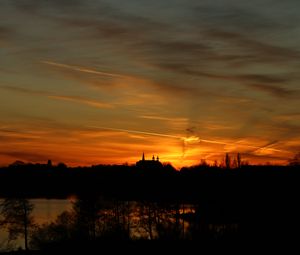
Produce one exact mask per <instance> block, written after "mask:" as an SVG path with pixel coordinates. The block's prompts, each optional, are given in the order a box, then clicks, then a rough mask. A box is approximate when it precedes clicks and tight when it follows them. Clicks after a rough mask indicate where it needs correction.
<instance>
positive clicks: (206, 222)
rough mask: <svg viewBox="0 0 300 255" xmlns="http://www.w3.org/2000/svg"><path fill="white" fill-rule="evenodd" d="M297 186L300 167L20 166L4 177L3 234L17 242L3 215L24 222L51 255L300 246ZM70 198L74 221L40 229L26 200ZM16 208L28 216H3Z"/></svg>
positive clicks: (68, 217) (35, 245) (31, 242)
mask: <svg viewBox="0 0 300 255" xmlns="http://www.w3.org/2000/svg"><path fill="white" fill-rule="evenodd" d="M299 181H300V168H299V165H298V164H293V165H290V166H270V165H268V166H250V165H243V166H242V165H240V166H238V167H235V168H234V169H231V168H229V167H227V168H226V167H219V166H218V167H217V166H215V167H213V166H208V165H207V164H204V163H203V164H201V165H198V166H194V167H190V168H183V169H181V171H175V169H173V168H172V166H170V165H157V166H156V167H153V166H151V167H149V166H141V165H140V166H138V167H137V166H127V165H122V166H102V165H100V166H92V167H86V168H68V167H67V166H65V165H63V164H60V165H58V166H52V165H50V164H47V165H40V164H38V165H33V164H22V165H16V164H15V165H11V166H9V167H7V168H2V169H0V195H1V196H2V197H4V198H6V199H5V201H4V203H2V218H3V219H2V223H1V226H3V227H4V226H6V227H8V226H10V227H11V228H12V232H14V228H13V227H12V225H11V223H10V221H9V219H8V218H7V217H6V218H5V215H6V216H7V215H10V217H21V220H20V224H19V225H14V227H15V232H17V235H18V233H19V234H21V235H23V234H24V235H26V239H28V240H26V242H27V244H26V245H25V246H28V247H29V248H30V249H31V250H39V251H48V252H50V253H51V252H53V253H56V252H57V251H71V250H74V251H75V250H76V251H78V250H82V251H83V250H84V251H86V250H87V249H89V250H99V251H100V250H103V249H104V248H105V249H110V250H111V251H114V250H115V251H117V250H118V249H123V250H127V249H128V250H130V251H136V252H139V251H143V250H145V249H146V250H147V251H150V250H151V249H152V250H153V251H154V250H155V249H156V248H158V247H160V249H166V252H167V249H170V247H171V249H174V250H178V249H183V250H184V249H187V248H188V249H191V250H192V249H193V248H194V247H199V244H202V247H203V246H207V245H209V244H212V245H214V244H216V243H217V244H226V245H227V244H230V243H232V244H247V243H248V244H253V243H260V242H261V243H267V242H272V243H283V242H286V241H288V242H291V243H299V241H300V235H299V233H298V229H299V227H300V224H299V223H300V221H299V219H300V209H299V198H300V197H299V194H300V185H299ZM69 196H73V197H74V196H76V200H75V201H74V204H73V209H72V211H68V212H64V213H63V214H61V215H59V216H58V218H57V219H56V221H55V222H52V223H50V224H46V225H41V226H39V225H36V224H33V223H32V222H33V219H32V218H30V213H31V211H32V210H34V209H33V208H32V207H31V205H30V203H29V204H28V200H27V199H28V198H38V197H39V198H40V197H43V198H67V197H69ZM5 202H6V203H8V204H6V206H7V205H8V207H3V205H5ZM14 203H16V204H18V205H23V207H22V206H20V207H19V208H21V209H20V213H19V214H17V216H16V215H15V214H13V213H12V214H5V211H3V208H6V213H7V212H9V213H10V211H9V210H10V209H11V210H12V211H16V209H15V208H16V207H14ZM11 204H13V206H12V207H9V206H10V205H11ZM24 208H25V209H24ZM26 217H28V218H26ZM5 220H6V221H5ZM27 220H28V221H27ZM14 222H16V221H14ZM24 227H26V229H24ZM16 229H18V231H19V232H18V231H16ZM26 231H27V232H26ZM116 244H117V245H116ZM35 252H36V251H35Z"/></svg>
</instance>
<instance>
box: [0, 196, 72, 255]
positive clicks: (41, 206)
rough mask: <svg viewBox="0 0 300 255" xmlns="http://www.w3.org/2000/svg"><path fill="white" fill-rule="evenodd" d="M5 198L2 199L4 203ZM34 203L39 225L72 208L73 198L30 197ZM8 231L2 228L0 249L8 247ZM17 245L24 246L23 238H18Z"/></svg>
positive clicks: (34, 214)
mask: <svg viewBox="0 0 300 255" xmlns="http://www.w3.org/2000/svg"><path fill="white" fill-rule="evenodd" d="M2 201H3V199H0V203H2ZM29 201H30V202H32V203H33V204H34V210H33V212H32V216H33V217H34V222H35V223H36V224H38V225H41V224H44V223H49V222H51V221H54V220H55V219H56V217H57V216H58V215H59V214H61V213H62V212H64V211H67V210H71V208H72V201H73V200H72V199H29ZM7 240H8V233H7V232H6V231H5V230H3V229H2V228H0V251H1V250H5V249H6V248H7ZM14 243H15V247H16V248H18V247H24V244H23V239H22V238H20V239H18V240H16V241H15V242H14Z"/></svg>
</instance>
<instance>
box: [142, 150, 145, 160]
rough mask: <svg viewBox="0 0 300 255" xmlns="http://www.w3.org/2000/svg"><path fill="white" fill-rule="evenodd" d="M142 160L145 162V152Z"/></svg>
mask: <svg viewBox="0 0 300 255" xmlns="http://www.w3.org/2000/svg"><path fill="white" fill-rule="evenodd" d="M142 160H143V161H145V153H144V152H143V157H142Z"/></svg>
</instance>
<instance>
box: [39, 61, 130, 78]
mask: <svg viewBox="0 0 300 255" xmlns="http://www.w3.org/2000/svg"><path fill="white" fill-rule="evenodd" d="M40 62H41V63H43V64H47V65H51V66H56V67H62V68H65V69H70V70H74V71H78V72H83V73H90V74H96V75H101V76H108V77H114V78H128V76H125V75H121V74H116V73H108V72H102V71H97V70H94V69H89V68H86V67H81V66H74V65H67V64H62V63H57V62H52V61H40Z"/></svg>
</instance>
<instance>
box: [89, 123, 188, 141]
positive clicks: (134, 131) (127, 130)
mask: <svg viewBox="0 0 300 255" xmlns="http://www.w3.org/2000/svg"><path fill="white" fill-rule="evenodd" d="M89 128H97V129H104V130H113V131H120V132H127V133H134V134H143V135H151V136H160V137H169V138H175V139H183V138H182V137H181V136H176V135H167V134H161V133H154V132H145V131H138V130H129V129H122V128H111V127H95V126H89Z"/></svg>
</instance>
